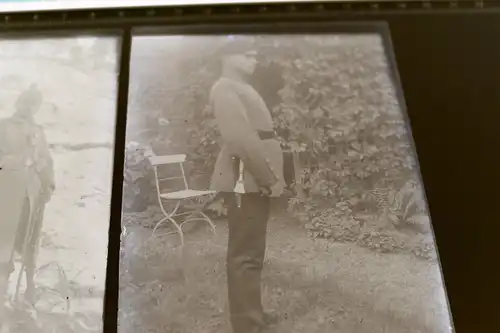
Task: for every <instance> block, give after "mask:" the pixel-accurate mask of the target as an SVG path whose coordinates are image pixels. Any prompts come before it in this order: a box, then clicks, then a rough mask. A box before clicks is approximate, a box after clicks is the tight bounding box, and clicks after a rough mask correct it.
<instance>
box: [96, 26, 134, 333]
mask: <svg viewBox="0 0 500 333" xmlns="http://www.w3.org/2000/svg"><path fill="white" fill-rule="evenodd" d="M131 43H132V38H131V33H130V29H125V30H124V31H123V33H122V36H121V41H120V46H121V47H120V54H119V57H120V58H119V59H120V61H119V66H120V67H119V68H120V73H119V76H118V95H117V107H116V109H117V110H116V111H117V112H116V121H115V123H116V127H115V146H114V154H115V155H114V160H113V185H112V193H111V209H110V212H111V216H110V223H109V233H108V261H107V266H106V289H105V292H104V313H103V330H104V332H117V330H118V300H119V276H120V273H119V272H120V238H121V233H122V229H121V223H122V222H121V217H122V196H123V170H124V163H125V139H126V137H125V135H126V128H127V111H128V89H129V72H130V54H131V52H130V51H131Z"/></svg>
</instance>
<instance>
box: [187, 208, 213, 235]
mask: <svg viewBox="0 0 500 333" xmlns="http://www.w3.org/2000/svg"><path fill="white" fill-rule="evenodd" d="M197 213H198V214H200V215H201V216H202V217H196V218H190V217H191V216H193V215H195V214H197ZM198 220H201V221H205V222H208V224H210V227H211V228H212V232H213V233H214V235H217V232H216V231H215V224H214V223H213V222H212V220H211V219H210V218H209V217H208V216H207V215H206V214H205V213H203V212H194V213H193V214H191V215H189V217H188V218H187V219H186V220H184V221H183V222H182V223H181V228H182V225H183V224H184V223H187V222H192V221H198Z"/></svg>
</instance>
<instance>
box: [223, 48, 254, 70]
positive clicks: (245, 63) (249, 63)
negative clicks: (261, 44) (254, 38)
mask: <svg viewBox="0 0 500 333" xmlns="http://www.w3.org/2000/svg"><path fill="white" fill-rule="evenodd" d="M256 56H257V53H256V52H254V51H252V52H246V53H244V54H234V55H230V56H229V57H228V59H227V60H228V64H229V66H231V67H232V68H233V69H234V70H236V71H238V72H240V73H242V74H245V75H252V74H253V72H254V71H255V67H256V66H257V58H256Z"/></svg>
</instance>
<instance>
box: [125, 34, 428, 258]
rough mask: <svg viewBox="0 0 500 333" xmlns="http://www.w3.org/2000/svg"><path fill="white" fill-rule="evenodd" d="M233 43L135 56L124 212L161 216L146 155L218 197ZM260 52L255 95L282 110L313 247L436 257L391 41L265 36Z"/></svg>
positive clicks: (277, 113) (298, 211) (191, 44)
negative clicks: (388, 48) (318, 242)
mask: <svg viewBox="0 0 500 333" xmlns="http://www.w3.org/2000/svg"><path fill="white" fill-rule="evenodd" d="M224 42H225V39H224V38H223V37H220V38H215V37H214V38H213V39H212V38H210V39H206V38H200V37H187V38H184V39H178V38H177V39H175V40H172V41H171V44H169V47H170V48H169V49H166V48H164V46H161V45H160V43H157V42H150V43H149V44H148V43H147V42H144V44H143V45H142V47H144V49H146V46H147V50H148V52H147V54H146V53H144V54H139V53H137V54H136V55H134V57H135V58H134V64H135V65H134V66H133V68H132V72H131V74H132V80H131V81H132V82H134V83H135V84H136V85H135V86H132V87H131V98H130V100H131V102H133V104H132V106H131V108H130V112H129V128H128V134H127V135H128V139H129V142H133V144H131V145H130V147H129V149H128V151H127V166H126V167H127V171H126V172H127V174H126V179H125V186H129V187H130V188H134V189H135V190H134V191H132V190H131V191H130V193H133V195H132V196H133V198H129V199H126V200H125V201H126V203H129V204H128V205H127V206H130V207H129V208H130V210H134V209H132V208H133V206H135V210H137V209H139V210H140V209H146V207H147V206H148V205H149V204H152V200H153V198H152V197H151V195H149V194H147V195H142V193H143V191H146V192H147V191H149V193H154V192H153V188H152V187H151V186H152V185H151V184H152V183H151V180H152V178H151V173H150V171H149V170H148V167H147V163H146V164H144V158H141V157H140V156H143V151H144V150H145V149H147V147H152V148H153V150H155V152H157V153H158V154H160V153H180V152H182V153H186V154H188V156H189V163H188V164H187V170H188V177H189V179H190V181H191V186H193V187H195V188H207V187H208V183H209V179H210V176H211V173H212V170H213V165H214V162H215V158H216V156H217V153H218V151H219V138H218V134H217V130H216V127H215V123H214V119H213V116H212V112H211V110H210V107H209V105H208V94H209V91H210V88H211V86H212V84H213V83H214V82H215V80H216V79H217V77H218V75H219V68H218V59H217V57H216V56H215V55H214V52H215V50H216V48H217V47H218V46H219V45H220V44H221V43H224ZM254 42H255V45H256V49H257V50H258V51H259V54H260V55H261V59H259V66H258V68H257V70H256V73H255V75H254V77H253V78H252V84H253V85H254V87H255V88H256V90H258V91H259V92H260V93H261V95H262V96H263V98H264V100H265V102H266V103H267V105H268V106H269V108H270V109H271V110H272V115H273V118H274V120H275V125H276V129H277V132H278V134H279V136H280V140H281V143H282V146H283V149H284V150H285V151H287V152H289V153H290V154H292V155H293V157H294V158H293V161H294V163H293V166H287V167H286V168H288V169H293V170H294V173H295V182H294V184H293V185H294V186H293V188H294V196H293V197H292V198H291V199H290V201H289V207H288V208H289V211H290V212H291V213H292V214H294V215H295V216H297V217H298V218H299V219H300V220H301V221H303V222H304V225H305V226H306V227H307V229H308V230H309V234H310V235H311V237H323V238H331V239H334V240H336V241H342V242H356V243H358V244H360V245H362V246H365V247H369V248H372V249H375V250H379V251H384V252H394V251H401V250H406V251H411V252H413V253H416V254H417V255H420V256H424V257H429V256H431V255H432V253H433V251H432V249H433V245H432V244H433V240H432V233H431V229H430V223H429V220H428V218H427V217H426V216H427V215H426V206H425V200H424V196H423V189H422V188H421V186H420V181H419V176H418V175H419V174H418V167H417V164H416V161H415V158H414V151H413V149H412V146H411V136H410V135H409V134H410V133H409V132H408V129H407V122H406V119H405V117H404V113H403V112H402V104H401V102H400V101H398V96H397V95H398V94H397V88H396V83H395V80H394V77H395V75H394V73H393V71H392V70H391V68H390V66H389V64H388V62H387V58H386V54H385V51H384V48H383V43H382V41H381V39H380V37H378V36H377V35H358V36H343V35H339V36H335V37H323V36H314V37H310V36H293V37H291V36H288V37H271V36H264V37H256V38H254ZM137 48H139V47H137ZM155 48H156V49H155ZM176 48H177V50H178V51H176V52H172V51H171V50H172V49H176ZM169 50H170V51H169ZM151 57H153V58H151ZM141 154H142V155H141ZM134 156H135V157H134ZM288 171H289V170H288ZM286 172H287V170H286ZM288 173H289V172H288ZM148 189H149V190H148ZM125 192H127V190H126V191H125ZM139 192H140V193H141V195H139ZM146 192H144V193H146ZM126 195H131V194H128V193H126ZM137 200H141V201H142V204H136V203H135V201H137ZM217 205H218V203H215V204H214V207H216V208H217V209H219V208H220V207H219V206H220V203H219V206H217ZM214 209H215V208H214ZM221 212H222V211H221ZM222 213H223V212H222Z"/></svg>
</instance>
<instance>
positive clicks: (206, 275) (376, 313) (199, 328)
mask: <svg viewBox="0 0 500 333" xmlns="http://www.w3.org/2000/svg"><path fill="white" fill-rule="evenodd" d="M146 218H151V217H150V216H140V215H137V214H136V215H133V214H132V215H129V216H126V217H125V220H124V225H125V227H126V234H125V235H124V236H123V239H122V272H121V294H120V332H121V333H130V332H134V333H135V332H137V333H142V332H171V333H181V332H182V333H184V332H186V333H187V332H189V333H215V332H217V333H230V332H231V331H230V328H229V324H228V320H227V314H226V313H227V309H226V282H225V250H226V242H227V228H226V223H225V221H219V222H218V223H217V225H218V229H217V235H216V236H214V235H212V234H211V233H210V232H209V229H208V228H206V227H205V226H203V227H201V228H195V229H193V230H192V231H188V232H187V236H186V245H185V248H184V250H183V251H182V252H181V251H180V250H179V246H178V244H179V242H178V239H177V238H176V237H177V236H176V235H167V236H155V237H153V238H151V232H152V230H151V229H147V228H143V227H141V226H140V224H141V219H146ZM160 234H161V232H160ZM263 285H264V287H263V288H264V295H263V298H264V304H265V307H266V308H268V309H269V310H271V311H272V312H276V313H277V314H278V315H279V316H280V318H281V320H280V322H279V324H278V325H277V326H276V327H275V328H274V329H273V330H272V332H275V333H299V332H301V333H302V332H320V333H321V332H324V333H326V332H328V333H331V332H342V333H350V332H352V333H363V332H366V333H368V332H369V333H378V332H380V333H382V332H384V333H392V332H394V333H405V332H412V333H419V332H422V333H423V332H426V333H427V332H432V333H434V332H436V333H438V332H439V333H448V332H451V329H450V326H449V321H448V314H447V305H446V300H445V296H444V292H443V289H442V285H441V276H440V270H439V265H438V264H437V262H428V261H424V260H420V259H418V258H415V257H412V256H409V255H401V254H399V255H391V254H378V253H374V252H371V251H369V250H366V249H362V248H360V247H357V246H355V245H352V244H338V243H332V242H329V241H323V240H313V239H310V238H308V237H307V235H306V232H305V230H304V228H303V226H301V225H300V224H299V223H298V222H297V221H296V220H295V219H294V218H293V217H291V216H289V215H288V214H287V213H286V212H284V211H283V210H281V209H276V210H275V212H274V213H273V217H272V219H271V221H270V224H269V231H268V251H267V259H266V264H265V269H264V272H263Z"/></svg>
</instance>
